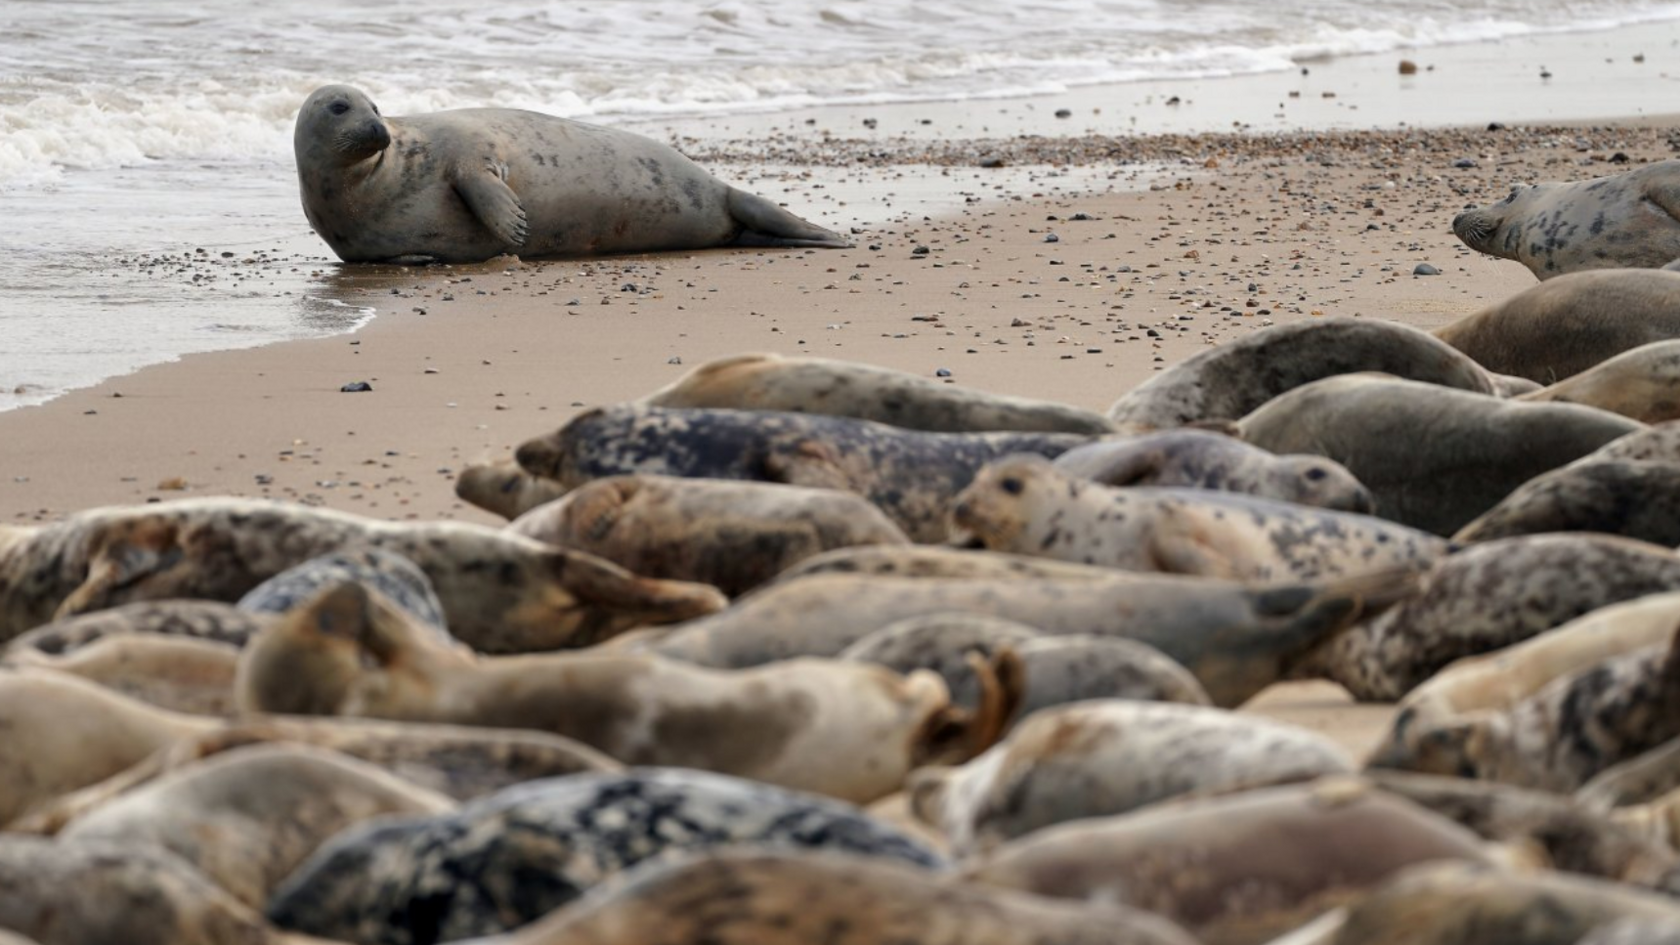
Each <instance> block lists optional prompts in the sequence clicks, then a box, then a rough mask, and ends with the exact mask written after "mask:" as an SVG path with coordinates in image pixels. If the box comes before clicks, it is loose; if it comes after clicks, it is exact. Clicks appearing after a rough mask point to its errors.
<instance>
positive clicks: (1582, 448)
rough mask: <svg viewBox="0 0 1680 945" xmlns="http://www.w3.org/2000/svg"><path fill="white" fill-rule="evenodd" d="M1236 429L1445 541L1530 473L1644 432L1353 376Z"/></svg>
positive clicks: (1297, 396) (1575, 413)
mask: <svg viewBox="0 0 1680 945" xmlns="http://www.w3.org/2000/svg"><path fill="white" fill-rule="evenodd" d="M1237 428H1238V431H1239V435H1241V437H1242V438H1243V439H1244V440H1247V441H1248V442H1250V443H1253V444H1254V445H1256V446H1259V447H1261V448H1262V449H1268V450H1271V451H1273V452H1276V453H1316V454H1318V455H1320V456H1327V457H1329V458H1331V459H1333V460H1335V461H1337V462H1339V463H1341V464H1342V465H1344V466H1346V467H1347V468H1348V470H1349V471H1350V472H1352V473H1353V474H1354V476H1356V477H1358V479H1359V481H1360V482H1362V483H1364V484H1365V486H1366V488H1368V489H1370V490H1371V494H1372V495H1373V496H1374V497H1375V498H1376V513H1377V514H1378V515H1380V516H1382V517H1383V518H1386V519H1390V520H1392V521H1396V522H1400V523H1402V524H1405V525H1410V526H1412V527H1413V528H1421V529H1423V530H1425V531H1430V532H1434V533H1435V534H1437V535H1450V534H1452V533H1453V532H1456V531H1458V530H1459V529H1460V528H1463V527H1464V525H1465V523H1467V522H1469V521H1470V520H1471V519H1473V518H1475V517H1476V516H1478V515H1480V514H1482V513H1483V512H1486V511H1487V510H1488V509H1491V508H1493V507H1494V506H1495V505H1497V504H1498V503H1499V500H1501V499H1503V498H1505V496H1507V495H1509V494H1510V492H1511V490H1513V489H1515V488H1516V487H1518V486H1520V485H1522V484H1523V483H1525V482H1527V481H1528V480H1530V479H1533V478H1534V477H1535V476H1538V475H1540V474H1541V473H1543V472H1547V471H1549V470H1552V469H1556V468H1557V467H1559V466H1562V465H1564V464H1565V463H1569V462H1573V461H1574V460H1576V459H1579V458H1581V457H1582V456H1585V455H1586V454H1588V453H1590V452H1592V451H1593V450H1595V449H1598V448H1599V447H1600V446H1603V445H1604V444H1606V443H1608V442H1610V441H1611V440H1614V439H1615V438H1617V437H1619V436H1624V435H1626V434H1628V433H1632V432H1634V431H1637V430H1641V429H1643V428H1644V427H1643V425H1642V424H1640V423H1637V422H1636V421H1633V420H1629V419H1627V418H1626V417H1622V416H1618V415H1616V414H1613V413H1610V412H1609V411H1607V410H1598V409H1596V408H1593V407H1582V406H1579V405H1576V404H1530V403H1523V402H1521V401H1512V400H1501V399H1499V398H1497V397H1489V396H1486V395H1481V394H1473V393H1469V392H1466V391H1460V390H1451V389H1449V388H1445V387H1440V386H1438V385H1434V384H1420V383H1418V382H1416V381H1406V380H1400V379H1398V378H1392V377H1382V376H1380V375H1363V374H1361V375H1350V376H1347V377H1333V378H1329V379H1326V380H1322V381H1316V382H1314V383H1312V384H1307V385H1305V386H1302V387H1298V388H1296V389H1294V390H1292V391H1290V392H1289V393H1287V394H1284V395H1283V396H1281V397H1278V398H1276V399H1274V400H1272V401H1270V402H1268V403H1267V404H1266V405H1265V406H1263V407H1261V408H1260V409H1258V410H1256V411H1254V412H1253V413H1251V414H1249V415H1248V416H1246V417H1243V418H1242V420H1241V421H1239V422H1238V424H1237Z"/></svg>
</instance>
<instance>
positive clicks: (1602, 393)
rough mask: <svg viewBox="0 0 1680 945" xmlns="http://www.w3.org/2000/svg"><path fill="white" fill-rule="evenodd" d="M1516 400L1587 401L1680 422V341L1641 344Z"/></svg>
mask: <svg viewBox="0 0 1680 945" xmlns="http://www.w3.org/2000/svg"><path fill="white" fill-rule="evenodd" d="M1517 399H1518V400H1522V401H1526V402H1529V403H1540V402H1548V403H1566V404H1585V405H1587V406H1588V407H1597V408H1599V409H1600V410H1608V411H1610V412H1612V413H1619V414H1621V415H1622V416H1624V417H1627V418H1629V419H1631V420H1638V421H1640V422H1641V423H1663V422H1666V421H1669V420H1680V340H1675V341H1654V342H1652V343H1650V344H1648V345H1640V346H1639V347H1637V348H1633V349H1631V350H1629V351H1624V352H1622V353H1621V354H1618V355H1616V356H1615V357H1613V358H1611V359H1609V360H1608V361H1605V362H1603V363H1601V364H1597V365H1594V366H1593V367H1590V368H1588V369H1587V370H1585V371H1582V372H1581V373H1579V374H1576V375H1573V376H1571V377H1566V378H1564V379H1563V380H1561V381H1558V382H1557V383H1556V384H1553V385H1551V386H1550V387H1543V388H1541V389H1540V390H1537V391H1534V392H1533V393H1529V394H1524V395H1522V396H1521V397H1518V398H1517Z"/></svg>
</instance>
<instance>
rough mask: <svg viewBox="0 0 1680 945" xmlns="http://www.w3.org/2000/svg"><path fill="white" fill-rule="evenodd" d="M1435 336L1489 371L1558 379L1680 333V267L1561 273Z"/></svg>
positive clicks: (1540, 379) (1544, 380) (1538, 379)
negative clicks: (1674, 269) (1663, 269)
mask: <svg viewBox="0 0 1680 945" xmlns="http://www.w3.org/2000/svg"><path fill="white" fill-rule="evenodd" d="M1434 335H1435V337H1437V338H1439V339H1441V340H1442V341H1445V342H1446V343H1447V344H1449V345H1452V346H1453V347H1454V348H1457V349H1458V350H1460V351H1462V352H1464V353H1465V354H1467V355H1469V356H1470V357H1472V358H1474V359H1475V360H1476V362H1477V363H1479V364H1481V365H1482V366H1484V367H1486V368H1487V369H1488V370H1490V371H1499V372H1501V373H1503V374H1515V375H1517V376H1519V377H1525V378H1528V379H1529V380H1532V381H1535V382H1537V383H1540V384H1556V383H1557V382H1559V381H1561V380H1563V379H1565V378H1568V377H1573V376H1574V375H1576V374H1580V373H1581V372H1582V371H1585V370H1587V369H1589V368H1592V367H1594V366H1596V365H1599V364H1602V363H1603V362H1605V361H1608V360H1610V359H1611V358H1613V357H1615V356H1617V355H1619V354H1621V353H1622V352H1624V351H1631V350H1633V349H1634V348H1638V347H1640V346H1642V345H1648V344H1651V343H1653V342H1657V341H1669V340H1671V339H1675V338H1680V272H1664V271H1662V270H1658V269H1604V270H1598V271H1593V272H1576V273H1571V274H1569V275H1566V276H1558V277H1557V278H1556V279H1552V280H1550V281H1548V282H1542V283H1540V284H1539V285H1537V286H1534V287H1532V288H1529V289H1524V290H1523V291H1521V292H1519V293H1517V294H1516V295H1513V296H1511V297H1510V298H1508V299H1506V300H1504V301H1503V302H1497V303H1495V304H1493V305H1490V306H1488V307H1487V308H1484V309H1482V310H1481V311H1479V312H1476V313H1474V314H1471V315H1466V316H1465V317H1463V318H1461V319H1459V320H1458V321H1455V322H1453V323H1451V324H1449V325H1445V326H1443V327H1441V328H1437V329H1435V331H1434Z"/></svg>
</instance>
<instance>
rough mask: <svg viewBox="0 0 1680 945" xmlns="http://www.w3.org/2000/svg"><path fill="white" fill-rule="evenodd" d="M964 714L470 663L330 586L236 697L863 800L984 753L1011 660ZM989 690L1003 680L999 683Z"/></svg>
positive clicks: (806, 682) (849, 674)
mask: <svg viewBox="0 0 1680 945" xmlns="http://www.w3.org/2000/svg"><path fill="white" fill-rule="evenodd" d="M995 665H996V666H997V667H998V669H999V673H998V674H995V675H994V674H992V673H988V676H989V683H988V686H987V690H988V697H987V698H986V699H985V700H983V704H982V706H981V707H980V708H979V709H977V710H975V711H972V712H971V711H968V710H965V709H960V708H957V707H954V706H952V705H951V704H950V696H949V693H948V692H947V691H946V689H945V684H944V682H943V681H942V680H941V679H940V678H939V676H938V675H936V674H934V673H930V672H921V673H914V674H912V675H910V676H908V677H905V676H900V675H898V674H897V673H893V672H891V671H889V670H886V669H883V668H881V667H878V666H869V665H865V664H859V663H844V662H839V661H836V660H796V661H789V662H785V663H781V664H778V665H776V666H768V667H763V668H761V669H756V670H740V671H719V670H714V669H708V668H704V667H699V666H694V665H692V664H688V663H682V662H678V661H675V660H669V659H663V658H660V657H656V656H646V655H636V654H597V653H589V652H577V653H549V654H529V655H524V656H508V657H497V658H483V659H476V658H474V657H473V656H472V655H470V654H463V653H461V652H459V651H458V650H456V649H453V648H449V647H444V646H439V645H437V644H435V643H433V642H431V641H429V640H428V639H426V636H425V634H424V631H423V630H420V629H418V628H416V627H414V626H413V619H412V618H410V617H408V616H407V615H406V614H405V613H404V612H403V611H401V610H398V609H396V608H395V607H394V606H393V605H392V604H390V603H389V602H388V601H385V600H383V599H382V598H381V597H380V596H379V595H378V593H377V592H374V591H369V590H367V589H366V588H364V587H362V586H361V585H359V584H343V585H339V586H337V587H332V588H328V589H327V590H325V591H323V592H322V593H321V594H320V595H319V596H317V597H316V598H315V599H314V600H313V601H311V602H310V603H309V604H307V605H305V606H303V607H301V608H298V609H297V610H294V611H293V612H292V613H291V614H288V615H287V616H286V617H284V618H282V619H281V620H279V621H277V622H276V623H275V624H273V625H272V626H270V627H269V628H268V629H266V630H264V631H263V632H262V633H261V634H259V635H258V637H257V638H256V639H255V640H253V641H251V644H250V645H249V646H247V647H246V648H245V652H244V654H243V656H242V658H241V661H240V666H239V677H238V680H237V681H236V684H235V691H236V695H237V697H238V701H239V705H240V707H241V708H243V709H245V710H246V711H250V712H284V713H294V714H309V715H349V716H363V717H369V718H386V719H398V720H408V721H419V722H447V723H452V724H464V725H487V726H492V727H498V728H509V727H520V728H531V729H536V730H539V731H548V732H553V733H555V734H558V735H563V736H565V737H567V738H573V739H576V740H578V741H580V742H583V743H584V744H586V745H589V746H591V747H593V748H597V749H599V750H601V751H603V752H605V753H606V754H608V755H610V756H612V757H614V758H617V759H619V760H620V761H623V762H625V763H627V764H658V765H680V766H683V767H690V768H701V769H705V770H710V771H721V772H724V773H727V774H737V775H741V776H744V777H752V778H756V779H758V780H760V781H764V782H767V783H770V784H779V785H782V786H784V787H792V788H799V789H802V790H811V791H816V792H819V793H823V794H828V795H830V796H833V797H839V798H844V799H847V800H853V801H857V802H860V803H862V802H868V801H872V800H875V799H877V798H879V797H882V796H884V795H886V794H890V793H892V792H893V791H895V790H897V789H898V788H899V787H900V786H901V785H902V784H903V782H904V778H905V776H906V775H907V774H908V773H909V771H910V769H911V768H913V767H915V766H917V765H919V764H925V763H928V762H931V761H937V760H940V759H946V760H950V759H967V758H970V757H973V756H974V755H975V754H977V753H978V752H980V751H982V750H984V749H985V748H986V747H987V746H988V745H990V744H991V743H992V742H993V741H995V740H996V739H997V737H998V734H999V733H1000V732H1001V731H1002V729H1003V725H1004V723H1005V722H1006V720H1007V719H1008V718H1009V716H1010V715H1012V714H1013V711H1014V706H1015V704H1016V702H1017V701H1018V698H1017V694H1018V693H1019V691H1020V685H1019V682H1018V675H1019V674H1018V670H1017V668H1016V664H1015V662H1014V661H1013V658H1012V657H1010V656H1009V655H1008V654H1001V655H1000V656H999V658H998V659H997V660H996V661H995ZM1000 680H1001V681H1000Z"/></svg>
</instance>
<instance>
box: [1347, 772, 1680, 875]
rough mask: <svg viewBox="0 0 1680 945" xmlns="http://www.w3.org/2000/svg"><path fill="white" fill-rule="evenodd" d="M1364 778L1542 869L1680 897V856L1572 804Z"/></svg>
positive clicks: (1517, 792) (1456, 781) (1491, 788)
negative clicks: (1532, 856)
mask: <svg viewBox="0 0 1680 945" xmlns="http://www.w3.org/2000/svg"><path fill="white" fill-rule="evenodd" d="M1363 777H1364V778H1365V780H1367V781H1369V782H1371V784H1372V785H1374V786H1375V787H1377V788H1380V789H1381V790H1382V791H1383V792H1384V793H1387V794H1392V795H1395V796H1397V797H1403V798H1405V799H1407V800H1409V801H1411V802H1412V803H1414V804H1417V805H1419V806H1422V807H1424V808H1427V809H1428V810H1430V811H1433V812H1434V813H1436V814H1439V815H1441V816H1443V817H1446V818H1449V819H1451V820H1454V821H1456V822H1458V823H1459V824H1462V825H1463V826H1465V827H1467V828H1469V829H1470V830H1472V831H1475V833H1476V834H1477V835H1479V836H1481V837H1482V838H1484V839H1486V840H1489V841H1491V842H1494V843H1502V844H1509V845H1516V846H1518V847H1521V848H1523V849H1525V850H1527V851H1528V852H1530V853H1538V854H1541V855H1542V860H1541V861H1540V862H1539V863H1537V864H1536V865H1544V866H1546V867H1548V868H1550V869H1555V870H1562V871H1564V872H1568V873H1581V874H1583V875H1586V876H1597V877H1600V878H1603V879H1613V880H1616V881H1617V882H1623V883H1631V884H1633V885H1635V886H1645V887H1647V888H1651V889H1660V890H1663V891H1665V892H1669V893H1674V892H1677V891H1680V853H1676V852H1675V850H1674V848H1673V847H1670V846H1668V845H1667V844H1666V843H1663V842H1659V841H1657V840H1654V839H1652V838H1650V837H1647V836H1644V835H1643V834H1641V833H1640V832H1639V831H1637V830H1634V829H1632V828H1630V827H1628V826H1626V825H1624V824H1621V823H1617V822H1616V821H1615V820H1613V819H1611V818H1610V817H1607V816H1605V815H1604V814H1602V813H1600V812H1596V811H1593V810H1590V809H1588V808H1587V807H1586V806H1585V805H1583V804H1580V803H1578V802H1576V801H1575V800H1573V799H1572V798H1569V797H1566V796H1562V795H1558V794H1554V793H1552V792H1550V791H1537V790H1534V789H1532V788H1523V787H1517V786H1515V785H1511V784H1500V783H1499V782H1497V781H1473V780H1471V779H1469V778H1455V777H1442V776H1439V775H1430V774H1416V773H1413V772H1410V771H1390V770H1384V769H1381V768H1368V769H1366V771H1365V772H1364V774H1363Z"/></svg>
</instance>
